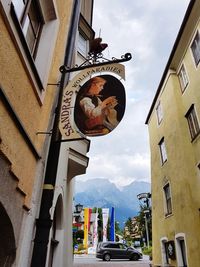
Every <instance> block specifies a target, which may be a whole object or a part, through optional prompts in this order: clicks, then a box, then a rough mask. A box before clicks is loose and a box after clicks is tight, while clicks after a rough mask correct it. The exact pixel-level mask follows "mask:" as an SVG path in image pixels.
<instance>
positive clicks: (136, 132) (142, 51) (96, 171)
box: [78, 0, 189, 186]
mask: <svg viewBox="0 0 200 267" xmlns="http://www.w3.org/2000/svg"><path fill="white" fill-rule="evenodd" d="M94 3H95V4H94V19H93V28H94V30H95V32H96V36H99V30H100V29H101V37H102V39H103V42H106V43H108V45H109V47H108V49H106V50H105V53H104V57H106V58H111V57H113V56H114V57H118V58H120V57H121V55H123V54H125V53H127V52H130V53H131V54H132V57H133V58H132V60H131V61H128V62H126V63H125V66H126V81H125V83H124V84H125V88H126V96H127V107H126V112H125V115H124V118H123V120H122V121H121V122H120V124H119V125H118V127H117V128H116V129H115V130H114V131H113V132H112V133H110V134H109V135H107V136H103V137H96V138H91V149H90V152H89V154H88V156H89V157H90V163H89V167H88V169H87V173H86V174H85V175H82V176H81V179H82V180H86V179H91V178H107V179H109V180H110V181H112V182H114V183H116V184H117V185H118V186H121V185H125V184H128V183H130V182H131V181H134V180H143V181H144V180H146V181H150V153H149V142H148V129H147V126H146V125H145V124H144V123H145V119H146V117H147V114H148V111H149V108H150V105H151V102H152V99H153V96H154V94H155V91H156V89H157V86H158V83H159V81H160V79H161V75H162V73H163V70H164V67H165V65H166V63H167V60H168V58H169V55H170V52H171V49H172V46H173V43H174V41H175V38H176V36H177V33H178V30H179V28H180V24H181V22H182V19H183V16H184V13H185V11H186V8H187V5H188V3H189V0H176V1H174V0H168V2H167V4H166V1H164V0H152V1H147V0H140V1H130V0H123V1H121V0H109V1H107V0H95V1H94ZM78 179H79V178H78Z"/></svg>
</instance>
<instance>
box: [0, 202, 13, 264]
mask: <svg viewBox="0 0 200 267" xmlns="http://www.w3.org/2000/svg"><path fill="white" fill-rule="evenodd" d="M0 218H1V220H0V240H1V245H0V266H4V267H10V266H12V264H13V262H14V260H15V257H16V245H15V236H14V230H13V226H12V223H11V220H10V218H9V216H8V214H7V212H6V210H5V208H4V207H3V205H2V204H1V203H0Z"/></svg>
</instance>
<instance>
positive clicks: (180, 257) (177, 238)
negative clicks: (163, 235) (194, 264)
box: [175, 233, 188, 266]
mask: <svg viewBox="0 0 200 267" xmlns="http://www.w3.org/2000/svg"><path fill="white" fill-rule="evenodd" d="M181 240H183V241H184V245H185V261H186V262H185V263H186V265H183V263H184V262H183V255H182V250H181V245H180V241H181ZM175 246H176V257H177V263H178V266H188V256H187V244H186V238H185V234H184V233H178V234H176V235H175Z"/></svg>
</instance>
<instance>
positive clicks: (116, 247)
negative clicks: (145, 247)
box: [96, 241, 142, 261]
mask: <svg viewBox="0 0 200 267" xmlns="http://www.w3.org/2000/svg"><path fill="white" fill-rule="evenodd" d="M96 258H99V259H102V260H104V261H110V259H129V260H133V261H137V260H139V259H142V253H140V252H139V251H138V250H136V249H134V248H133V247H128V246H127V245H125V244H123V243H119V242H109V241H108V242H100V243H99V244H98V246H97V250H96Z"/></svg>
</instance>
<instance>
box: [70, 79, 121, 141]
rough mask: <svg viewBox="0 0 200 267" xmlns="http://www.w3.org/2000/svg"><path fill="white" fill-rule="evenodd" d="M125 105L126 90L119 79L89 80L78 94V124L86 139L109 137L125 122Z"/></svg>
mask: <svg viewBox="0 0 200 267" xmlns="http://www.w3.org/2000/svg"><path fill="white" fill-rule="evenodd" d="M125 103H126V99H125V90H124V86H123V84H122V83H121V82H120V81H119V80H118V79H117V78H116V77H114V76H111V75H101V76H95V77H93V78H91V79H90V80H88V81H87V82H86V83H85V84H84V85H83V86H82V87H81V88H80V90H79V92H78V94H77V97H76V102H75V110H74V121H75V124H76V126H77V128H78V129H79V130H80V132H82V133H83V134H85V135H86V136H101V135H105V134H108V133H109V132H111V131H113V130H114V129H115V128H116V127H117V125H118V124H119V122H120V121H121V120H122V118H123V115H124V111H125Z"/></svg>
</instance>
